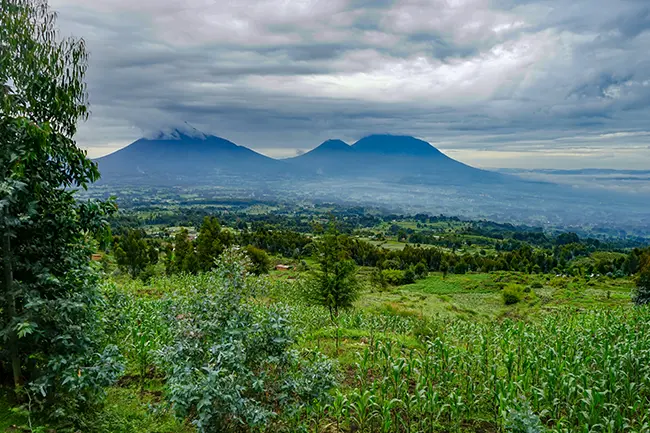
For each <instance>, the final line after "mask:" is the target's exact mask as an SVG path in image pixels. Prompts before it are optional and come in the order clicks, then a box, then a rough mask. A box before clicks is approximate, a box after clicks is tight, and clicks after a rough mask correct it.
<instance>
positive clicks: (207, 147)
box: [97, 130, 283, 184]
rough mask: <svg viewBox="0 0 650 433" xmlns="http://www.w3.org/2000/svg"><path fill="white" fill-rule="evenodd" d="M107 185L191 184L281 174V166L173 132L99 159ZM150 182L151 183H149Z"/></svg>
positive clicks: (228, 145)
mask: <svg viewBox="0 0 650 433" xmlns="http://www.w3.org/2000/svg"><path fill="white" fill-rule="evenodd" d="M97 163H98V166H99V170H100V172H101V173H102V178H103V179H104V181H114V180H117V179H119V180H121V181H128V180H133V181H136V182H137V181H145V180H147V181H150V182H154V183H155V182H158V181H160V182H163V183H165V184H167V183H169V182H173V181H179V182H192V181H196V180H199V179H200V178H210V177H213V176H217V175H230V176H238V175H241V174H242V173H243V172H245V171H248V170H253V171H254V172H255V173H258V174H268V175H272V174H278V173H280V172H281V170H282V166H283V164H282V162H281V161H277V160H275V159H272V158H269V157H267V156H264V155H262V154H260V153H257V152H255V151H253V150H251V149H249V148H247V147H244V146H239V145H237V144H235V143H233V142H231V141H229V140H226V139H223V138H220V137H216V136H212V135H205V134H193V135H188V134H187V133H186V132H182V131H179V130H172V131H171V132H167V133H159V134H156V135H155V136H154V137H153V138H141V139H139V140H137V141H135V142H133V143H131V144H130V145H128V146H126V147H124V148H122V149H120V150H118V151H116V152H114V153H111V154H110V155H106V156H104V157H102V158H98V159H97ZM150 182H149V183H150Z"/></svg>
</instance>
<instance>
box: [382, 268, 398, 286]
mask: <svg viewBox="0 0 650 433" xmlns="http://www.w3.org/2000/svg"><path fill="white" fill-rule="evenodd" d="M381 273H382V275H383V277H384V281H386V282H387V283H388V284H390V285H391V286H400V285H402V284H403V281H404V271H400V270H398V269H384V270H383V271H381Z"/></svg>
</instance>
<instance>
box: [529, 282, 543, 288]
mask: <svg viewBox="0 0 650 433" xmlns="http://www.w3.org/2000/svg"><path fill="white" fill-rule="evenodd" d="M530 287H531V288H533V289H541V288H542V287H544V285H543V284H542V283H540V282H539V281H535V282H534V283H533V284H531V285H530Z"/></svg>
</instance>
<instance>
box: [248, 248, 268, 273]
mask: <svg viewBox="0 0 650 433" xmlns="http://www.w3.org/2000/svg"><path fill="white" fill-rule="evenodd" d="M245 251H246V255H247V256H248V258H249V259H250V260H251V264H252V266H251V269H250V270H251V272H253V273H254V274H255V275H262V274H267V273H268V272H269V269H270V268H271V259H270V258H269V256H268V254H266V252H265V251H264V250H262V249H260V248H255V247H254V246H252V245H249V246H247V247H246V249H245Z"/></svg>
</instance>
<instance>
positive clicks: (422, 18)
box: [51, 0, 650, 167]
mask: <svg viewBox="0 0 650 433" xmlns="http://www.w3.org/2000/svg"><path fill="white" fill-rule="evenodd" d="M51 4H52V6H53V8H55V9H56V10H58V11H59V24H60V27H61V29H62V33H63V34H64V35H68V34H74V35H77V36H83V37H84V38H85V39H86V40H87V42H88V47H89V49H90V50H91V63H90V70H89V74H88V83H89V92H90V96H91V103H92V107H91V108H92V112H93V115H92V118H91V120H90V121H89V122H88V123H87V124H85V125H84V126H83V127H82V128H81V130H80V135H79V137H78V141H79V143H80V144H81V145H84V146H86V147H88V148H89V149H90V151H91V154H92V155H100V154H102V153H106V152H108V151H111V150H114V149H115V148H117V147H119V146H123V145H126V144H128V143H129V142H130V141H132V140H134V139H136V138H138V137H139V136H140V135H142V134H150V133H152V132H153V131H155V130H159V129H165V128H171V127H174V126H176V125H179V124H182V123H183V122H184V121H188V122H190V123H191V124H192V125H194V126H195V127H197V128H199V129H201V130H203V131H204V132H207V133H214V134H217V135H220V136H223V137H226V138H228V139H231V140H234V141H236V142H238V143H240V144H243V145H247V146H250V147H253V148H255V149H256V150H259V151H262V152H266V153H270V154H274V155H292V154H295V151H296V149H303V150H304V149H308V148H310V147H313V146H315V145H317V144H318V143H319V142H320V141H323V140H325V139H327V138H342V139H345V140H347V141H354V140H356V139H358V138H360V137H361V136H363V135H365V134H369V133H384V132H390V133H402V134H411V135H416V136H418V137H421V138H424V139H427V140H429V141H430V142H432V143H433V144H434V145H437V146H439V147H441V148H442V149H443V150H446V151H449V152H451V153H452V154H453V155H454V156H458V157H461V156H462V157H463V158H465V159H466V160H468V161H469V162H473V161H477V162H478V163H481V164H486V165H492V166H494V165H499V164H503V165H511V166H512V165H531V164H533V165H534V164H535V157H533V158H531V157H530V155H541V154H542V153H544V152H546V155H550V156H549V158H551V157H554V155H555V156H557V158H572V157H575V158H576V159H574V161H575V164H576V165H580V164H582V165H585V166H586V165H590V161H594V162H595V163H598V161H600V160H601V159H602V158H601V156H603V155H611V154H614V155H618V156H617V159H616V158H615V160H614V162H613V164H614V165H618V166H621V167H622V166H630V167H633V166H636V165H642V164H647V165H650V156H649V155H648V152H647V148H648V143H649V142H650V135H649V134H645V132H646V131H648V130H650V127H648V125H647V119H648V116H649V115H650V60H649V59H650V31H649V29H650V12H649V7H648V4H647V2H646V1H641V0H639V1H632V0H627V1H615V2H613V1H610V0H577V1H572V2H566V1H564V0H535V1H534V0H528V1H521V0H518V1H515V0H454V1H447V0H381V1H375V0H372V1H370V0H329V1H318V0H295V1H284V0H262V1H256V0H240V1H237V2H219V1H213V0H185V1H183V2H178V1H172V0H141V1H138V2H134V1H132V0H105V1H102V2H96V1H91V0H51ZM585 149H591V150H592V151H589V152H588V151H586V150H585ZM454 152H456V153H454ZM526 152H529V154H527V153H526ZM482 155H483V156H482ZM486 158H487V159H486ZM490 158H492V159H490ZM486 161H487V162H486ZM490 161H496V163H495V164H489V162H490ZM499 161H500V162H499ZM544 161H546V162H545V163H548V161H549V159H548V158H546V159H545V160H544ZM610 161H611V160H610Z"/></svg>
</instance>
